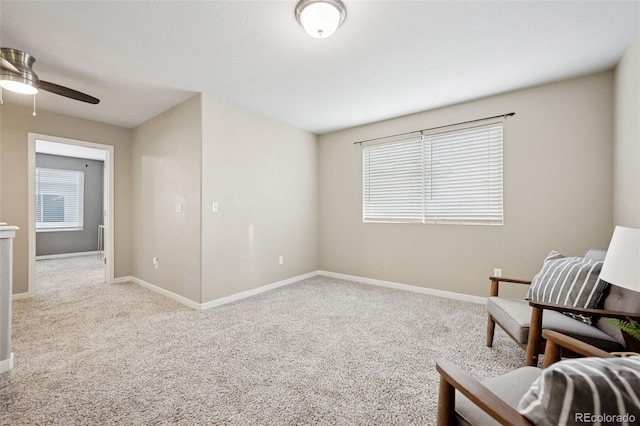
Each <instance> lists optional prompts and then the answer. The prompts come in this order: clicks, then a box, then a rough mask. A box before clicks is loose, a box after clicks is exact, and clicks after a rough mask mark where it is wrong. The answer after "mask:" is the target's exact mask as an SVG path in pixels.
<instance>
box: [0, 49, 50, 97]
mask: <svg viewBox="0 0 640 426" xmlns="http://www.w3.org/2000/svg"><path fill="white" fill-rule="evenodd" d="M0 51H1V52H2V55H3V56H4V58H5V59H6V60H8V61H9V62H11V63H12V64H13V65H14V66H15V67H16V68H17V69H18V71H20V74H16V73H15V72H11V71H9V70H5V69H3V68H0V77H1V79H2V80H9V81H17V82H20V83H24V84H28V85H29V86H32V87H35V88H36V89H37V88H38V82H39V81H40V80H39V79H38V75H37V74H36V73H35V72H33V69H32V68H31V67H32V66H33V63H34V62H35V61H36V58H34V57H33V56H31V55H29V54H28V53H25V52H22V51H20V50H17V49H11V48H8V47H3V48H2V49H0Z"/></svg>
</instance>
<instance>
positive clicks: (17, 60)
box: [0, 47, 100, 104]
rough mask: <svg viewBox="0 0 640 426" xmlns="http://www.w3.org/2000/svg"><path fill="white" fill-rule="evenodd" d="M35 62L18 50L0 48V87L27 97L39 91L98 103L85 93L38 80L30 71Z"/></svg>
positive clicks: (31, 57)
mask: <svg viewBox="0 0 640 426" xmlns="http://www.w3.org/2000/svg"><path fill="white" fill-rule="evenodd" d="M35 61H36V58H34V57H33V56H31V55H29V54H28V53H25V52H22V51H20V50H17V49H11V48H8V47H3V48H0V87H2V88H3V89H7V90H11V91H13V92H17V93H23V94H28V95H35V94H36V93H38V91H39V90H45V91H47V92H51V93H55V94H56V95H60V96H66V97H67V98H71V99H75V100H77V101H81V102H87V103H90V104H97V103H99V102H100V99H98V98H94V97H93V96H89V95H87V94H86V93H82V92H78V91H77V90H73V89H70V88H68V87H64V86H60V85H59V84H54V83H49V82H48V81H44V80H40V79H39V78H38V75H37V74H36V73H35V72H33V69H32V66H33V63H34V62H35Z"/></svg>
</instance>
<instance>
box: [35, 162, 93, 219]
mask: <svg viewBox="0 0 640 426" xmlns="http://www.w3.org/2000/svg"><path fill="white" fill-rule="evenodd" d="M35 205H36V231H79V230H82V228H83V222H84V221H83V219H84V173H83V172H80V171H76V170H59V169H45V168H42V167H37V168H36V203H35Z"/></svg>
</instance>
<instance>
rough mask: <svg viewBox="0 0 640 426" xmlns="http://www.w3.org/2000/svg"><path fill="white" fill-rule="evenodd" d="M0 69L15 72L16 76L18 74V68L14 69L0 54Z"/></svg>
mask: <svg viewBox="0 0 640 426" xmlns="http://www.w3.org/2000/svg"><path fill="white" fill-rule="evenodd" d="M0 68H4V69H5V70H8V71H11V72H15V73H16V74H20V71H19V70H18V68H16V67H15V66H14V65H13V64H12V63H11V62H9V61H7V60H6V59H5V58H4V56H2V55H1V54H0Z"/></svg>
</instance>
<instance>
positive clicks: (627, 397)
mask: <svg viewBox="0 0 640 426" xmlns="http://www.w3.org/2000/svg"><path fill="white" fill-rule="evenodd" d="M639 370H640V357H629V358H579V359H572V360H566V361H561V362H557V363H555V364H553V365H552V366H551V367H549V368H547V369H545V370H543V371H542V375H541V376H540V377H539V378H538V379H536V381H535V382H533V384H532V385H531V387H530V388H529V391H528V392H527V393H526V394H525V395H524V396H523V397H522V399H521V400H520V403H519V404H518V411H519V412H520V413H521V414H522V415H523V416H525V417H526V418H527V419H528V420H529V421H531V422H532V423H533V424H535V425H543V426H547V425H548V426H552V425H553V426H555V425H585V424H637V423H636V422H638V421H640V401H639V400H638V398H640V395H639V392H638V389H640V375H639V374H638V371H639Z"/></svg>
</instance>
